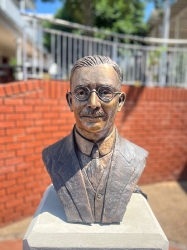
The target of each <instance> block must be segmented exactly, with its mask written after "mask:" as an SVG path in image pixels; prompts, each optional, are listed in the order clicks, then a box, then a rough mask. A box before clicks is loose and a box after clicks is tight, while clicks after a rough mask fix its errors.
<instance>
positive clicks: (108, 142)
mask: <svg viewBox="0 0 187 250" xmlns="http://www.w3.org/2000/svg"><path fill="white" fill-rule="evenodd" d="M74 135H75V140H76V144H77V147H78V150H79V151H81V152H82V153H83V154H85V155H91V152H92V148H93V146H94V143H93V142H92V141H89V140H87V139H86V138H84V137H83V136H82V135H80V134H79V133H78V131H77V130H76V127H75V129H74ZM115 139H116V128H115V127H114V128H113V130H112V133H111V134H110V135H109V136H107V137H106V138H105V139H104V140H103V141H100V142H98V143H96V144H97V146H98V150H99V153H100V154H101V155H106V154H108V153H110V152H111V151H112V150H113V146H114V143H115Z"/></svg>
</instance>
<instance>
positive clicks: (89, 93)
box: [42, 56, 148, 223]
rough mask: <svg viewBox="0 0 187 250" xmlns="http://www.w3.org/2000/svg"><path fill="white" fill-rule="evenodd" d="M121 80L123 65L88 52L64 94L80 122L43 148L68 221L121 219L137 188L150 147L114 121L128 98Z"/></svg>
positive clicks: (74, 69) (44, 156) (114, 220)
mask: <svg viewBox="0 0 187 250" xmlns="http://www.w3.org/2000/svg"><path fill="white" fill-rule="evenodd" d="M121 82H122V76H121V72H120V69H119V66H118V65H117V64H116V63H115V62H114V61H112V60H111V59H110V58H109V57H105V56H87V57H84V58H82V59H80V60H78V61H77V63H76V64H75V65H74V67H73V69H72V71H71V77H70V90H71V92H68V93H67V95H66V99H67V102H68V105H69V107H70V110H71V112H74V117H75V121H76V124H75V126H74V128H73V130H72V132H71V133H70V134H69V135H68V136H66V137H65V138H63V139H61V140H60V141H58V142H56V143H54V144H53V145H51V146H49V147H47V148H45V149H44V150H43V152H42V154H43V161H44V164H45V166H46V168H47V171H48V173H49V175H50V177H51V179H52V182H53V184H54V188H55V190H56V192H57V194H58V196H59V198H60V200H61V202H62V204H63V207H64V210H65V214H66V217H67V220H68V222H79V223H94V222H99V223H119V222H121V221H122V219H123V216H124V213H125V210H126V206H127V204H128V202H129V200H130V197H131V195H132V193H133V192H134V190H138V188H137V187H136V184H137V181H138V180H139V178H140V175H141V173H142V171H143V169H144V167H145V160H146V157H147V155H148V152H147V151H145V150H144V149H142V148H141V147H139V146H137V145H135V144H133V143H131V142H129V141H127V140H125V139H124V138H122V137H121V136H120V135H119V133H118V131H117V129H116V127H115V126H114V120H115V116H116V113H117V112H118V111H120V110H121V108H122V106H123V104H124V102H125V94H124V93H123V92H120V90H121Z"/></svg>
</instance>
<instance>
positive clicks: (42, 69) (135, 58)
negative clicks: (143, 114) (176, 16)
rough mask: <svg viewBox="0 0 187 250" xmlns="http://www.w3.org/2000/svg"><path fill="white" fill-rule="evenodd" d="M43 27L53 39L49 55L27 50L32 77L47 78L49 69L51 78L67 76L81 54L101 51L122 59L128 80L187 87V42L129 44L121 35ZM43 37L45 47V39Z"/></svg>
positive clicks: (49, 46) (30, 76)
mask: <svg viewBox="0 0 187 250" xmlns="http://www.w3.org/2000/svg"><path fill="white" fill-rule="evenodd" d="M40 29H41V34H42V37H46V35H47V36H48V38H49V40H50V42H49V44H48V50H47V53H46V54H45V55H44V54H43V53H38V54H37V52H36V51H35V52H34V53H33V54H32V57H30V58H27V56H26V54H24V55H25V57H24V60H23V61H24V62H26V61H27V62H28V61H30V65H31V66H29V67H26V66H25V67H24V70H25V74H24V75H25V76H26V77H28V78H33V77H34V78H36V77H37V78H38V77H39V78H43V77H44V76H45V74H46V73H47V74H49V75H50V77H51V78H55V79H62V80H67V79H69V76H70V71H71V68H72V67H73V65H74V63H75V62H76V61H77V60H78V59H79V58H81V57H83V56H87V55H95V54H98V55H105V56H109V57H111V58H112V59H113V60H114V61H116V62H117V63H118V65H119V66H120V68H121V70H122V73H123V83H125V84H129V85H134V84H137V85H148V86H177V87H187V48H186V46H185V47H184V45H183V47H179V46H177V45H175V46H174V47H171V46H170V47H169V46H163V45H157V46H152V45H146V46H145V45H137V44H126V43H122V42H119V40H118V39H114V41H110V40H102V39H99V38H94V37H89V36H83V35H76V34H72V33H67V32H63V31H59V30H54V29H49V28H41V27H40ZM42 37H41V38H42ZM40 41H41V44H40V47H41V48H42V47H43V44H42V39H40ZM33 51H34V48H33ZM41 51H42V50H41ZM33 62H35V63H33ZM37 65H38V66H37Z"/></svg>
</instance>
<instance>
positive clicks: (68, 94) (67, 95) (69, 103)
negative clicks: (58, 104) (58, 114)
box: [66, 92, 73, 112]
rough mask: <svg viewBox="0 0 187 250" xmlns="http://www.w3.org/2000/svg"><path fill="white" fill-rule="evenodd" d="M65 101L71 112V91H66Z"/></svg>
mask: <svg viewBox="0 0 187 250" xmlns="http://www.w3.org/2000/svg"><path fill="white" fill-rule="evenodd" d="M66 101H67V103H68V106H69V108H70V111H71V112H73V106H72V94H71V92H67V93H66Z"/></svg>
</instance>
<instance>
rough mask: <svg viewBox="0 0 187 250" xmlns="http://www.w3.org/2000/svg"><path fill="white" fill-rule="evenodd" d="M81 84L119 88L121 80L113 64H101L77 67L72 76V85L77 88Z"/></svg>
mask: <svg viewBox="0 0 187 250" xmlns="http://www.w3.org/2000/svg"><path fill="white" fill-rule="evenodd" d="M79 85H84V86H88V87H89V86H92V87H94V88H95V87H96V86H97V87H98V86H101V85H109V86H111V87H115V88H119V86H120V82H119V79H118V75H117V73H116V71H115V70H114V69H113V67H112V66H111V65H108V64H101V65H96V66H93V67H80V68H77V69H76V70H75V72H74V74H73V77H72V86H71V88H73V89H74V88H75V87H77V86H79Z"/></svg>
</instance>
